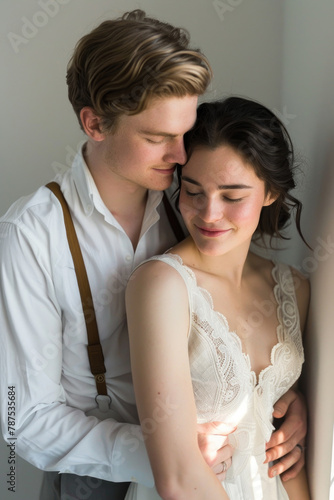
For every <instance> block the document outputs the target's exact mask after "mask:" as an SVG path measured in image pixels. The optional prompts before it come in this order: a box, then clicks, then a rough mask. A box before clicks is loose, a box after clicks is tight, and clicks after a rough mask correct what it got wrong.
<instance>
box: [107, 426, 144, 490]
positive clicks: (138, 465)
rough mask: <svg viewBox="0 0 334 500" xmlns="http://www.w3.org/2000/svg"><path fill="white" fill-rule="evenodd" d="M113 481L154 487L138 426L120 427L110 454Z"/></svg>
mask: <svg viewBox="0 0 334 500" xmlns="http://www.w3.org/2000/svg"><path fill="white" fill-rule="evenodd" d="M112 469H113V474H112V475H113V477H114V478H115V479H114V481H117V482H128V481H131V482H134V483H140V484H143V485H145V486H147V487H148V488H152V487H153V486H154V478H153V474H152V469H151V465H150V461H149V458H148V455H147V451H146V447H145V443H144V437H143V434H142V431H141V428H140V426H139V425H122V426H121V427H120V429H119V431H118V433H117V437H116V440H115V444H114V447H113V452H112Z"/></svg>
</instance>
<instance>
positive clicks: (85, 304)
mask: <svg viewBox="0 0 334 500" xmlns="http://www.w3.org/2000/svg"><path fill="white" fill-rule="evenodd" d="M46 187H47V188H49V189H50V190H51V191H52V192H53V194H54V195H55V196H56V197H57V198H58V200H59V202H60V204H61V207H62V209H63V214H64V222H65V228H66V234H67V239H68V244H69V247H70V250H71V254H72V258H73V263H74V269H75V273H76V276H77V280H78V286H79V291H80V297H81V302H82V309H83V313H84V317H85V322H86V328H87V337H88V345H87V350H88V358H89V364H90V369H91V372H92V374H93V375H94V377H95V383H96V388H97V392H98V394H100V395H107V394H108V393H107V386H106V380H105V375H104V374H105V373H106V368H105V365H104V357H103V351H102V347H101V344H100V338H99V331H98V328H97V323H96V317H95V310H94V305H93V304H94V303H93V298H92V293H91V289H90V286H89V281H88V276H87V272H86V267H85V263H84V260H83V257H82V253H81V249H80V245H79V242H78V238H77V234H76V231H75V227H74V224H73V221H72V217H71V213H70V210H69V208H68V205H67V202H66V200H65V198H64V195H63V193H62V192H61V190H60V187H59V185H58V184H57V183H56V182H50V183H49V184H47V185H46Z"/></svg>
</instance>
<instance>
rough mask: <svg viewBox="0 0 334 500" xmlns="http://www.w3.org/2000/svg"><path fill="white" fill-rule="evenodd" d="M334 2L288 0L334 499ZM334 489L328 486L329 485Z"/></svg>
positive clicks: (318, 470) (307, 260) (313, 367)
mask: <svg viewBox="0 0 334 500" xmlns="http://www.w3.org/2000/svg"><path fill="white" fill-rule="evenodd" d="M333 19H334V2H333V1H332V0H320V1H319V0H318V1H317V2H314V1H312V0H294V1H293V2H292V1H286V2H285V9H284V30H283V43H284V45H283V61H284V62H283V80H282V105H283V106H285V107H286V109H287V110H288V112H289V114H290V115H291V118H290V123H289V130H290V132H291V133H292V136H293V139H294V142H295V144H296V145H298V149H299V150H300V152H301V153H302V155H303V157H304V160H305V163H304V171H305V176H304V177H303V182H302V185H301V188H300V189H299V190H298V192H299V196H300V197H301V199H302V201H303V202H304V204H305V210H304V216H303V226H304V227H305V234H306V236H307V238H308V239H309V241H310V243H311V245H312V246H313V252H308V251H307V249H306V247H305V246H304V245H302V244H301V243H300V241H299V240H298V239H297V238H294V245H293V246H291V248H290V250H289V252H290V260H291V259H293V260H295V262H298V264H299V267H300V268H301V269H302V270H303V271H304V272H308V273H309V275H310V279H311V284H312V301H311V312H310V321H309V326H308V331H307V341H306V347H307V363H306V369H305V372H306V387H307V393H308V400H309V405H310V439H309V443H308V444H309V448H308V459H309V466H310V481H311V486H312V494H313V496H312V498H314V499H316V500H328V498H329V495H330V498H331V500H333V499H334V464H333V456H334V455H333V422H334V398H333V387H332V385H333V379H334V363H333V353H334V335H333V324H334V309H333V297H334V245H333V243H334V203H333V202H334V197H333V193H334V175H333V174H334V58H333V48H334V29H333ZM329 492H330V493H329Z"/></svg>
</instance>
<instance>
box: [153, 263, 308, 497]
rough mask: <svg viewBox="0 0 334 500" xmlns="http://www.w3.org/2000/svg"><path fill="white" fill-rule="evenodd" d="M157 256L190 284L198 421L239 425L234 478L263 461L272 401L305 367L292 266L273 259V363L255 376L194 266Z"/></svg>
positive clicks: (234, 438) (191, 346)
mask: <svg viewBox="0 0 334 500" xmlns="http://www.w3.org/2000/svg"><path fill="white" fill-rule="evenodd" d="M153 259H154V260H161V261H163V262H165V263H166V264H168V265H170V266H172V267H173V268H174V269H176V270H177V271H178V272H179V274H180V275H181V276H182V278H183V280H184V282H185V284H186V286H187V291H188V296H189V307H190V316H191V321H190V323H191V327H190V332H189V343H188V345H189V360H190V367H191V377H192V383H193V389H194V395H195V400H196V407H197V414H198V421H199V422H200V423H202V422H209V421H222V422H226V423H228V422H230V423H232V424H235V425H237V426H238V427H237V430H236V431H235V432H234V433H233V435H232V437H231V439H230V441H231V443H232V445H233V446H234V447H235V448H236V451H235V453H234V455H233V465H232V467H231V468H230V469H229V471H228V475H227V481H229V480H231V481H233V479H234V478H236V477H237V476H238V475H239V474H240V473H241V472H242V471H243V470H244V469H245V468H246V466H249V462H250V457H251V456H252V457H254V458H255V461H256V463H257V464H263V461H264V459H265V443H266V442H267V441H268V440H269V438H270V436H271V433H272V431H273V425H272V412H273V405H274V404H275V402H276V401H277V400H278V399H279V398H280V397H281V396H282V395H283V394H284V393H285V392H286V391H287V390H288V389H289V388H290V387H291V386H292V385H293V384H294V382H295V381H296V380H297V379H298V377H299V376H300V373H301V367H302V364H303V361H304V354H303V347H302V339H301V331H300V324H299V314H298V308H297V302H296V296H295V290H294V285H293V277H292V274H291V271H290V268H289V266H287V265H286V264H283V263H278V262H274V264H273V270H272V276H273V279H274V282H275V286H274V289H273V293H274V297H275V300H276V303H277V317H278V322H279V325H278V327H277V344H276V345H275V346H274V347H273V349H272V352H271V364H270V365H269V366H267V367H266V368H265V369H264V370H262V371H261V373H260V374H259V377H258V379H257V377H256V374H255V373H254V372H253V371H252V369H251V365H250V359H249V357H248V355H246V354H244V353H243V351H242V344H241V341H240V338H239V337H238V335H237V334H236V333H235V332H233V331H231V330H230V328H229V325H228V322H227V320H226V318H225V316H224V315H223V314H221V313H219V312H217V311H215V309H214V304H213V301H212V298H211V296H210V294H209V292H208V291H207V290H205V289H203V288H201V287H199V286H198V285H197V282H196V277H195V274H194V273H193V271H192V270H191V269H190V268H189V267H187V266H185V265H184V264H183V263H182V259H181V258H180V257H179V256H177V255H175V254H164V255H162V256H157V257H153ZM247 464H248V465H247ZM266 467H267V465H266ZM240 498H241V497H240ZM249 498H252V497H249ZM268 498H269V497H268Z"/></svg>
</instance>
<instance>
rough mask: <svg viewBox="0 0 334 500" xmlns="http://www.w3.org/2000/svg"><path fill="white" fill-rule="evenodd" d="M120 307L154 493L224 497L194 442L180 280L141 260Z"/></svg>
mask: <svg viewBox="0 0 334 500" xmlns="http://www.w3.org/2000/svg"><path fill="white" fill-rule="evenodd" d="M126 306H127V318H128V327H129V338H130V351H131V366H132V373H133V381H134V388H135V394H136V401H137V406H138V412H139V417H140V421H141V425H142V429H143V433H144V436H145V444H146V447H147V451H148V455H149V458H150V462H151V466H152V470H153V474H154V478H155V483H156V488H157V491H158V493H159V495H160V496H161V497H162V498H164V499H170V500H174V499H178V500H179V499H183V498H185V499H189V498H191V499H192V500H196V499H201V500H202V499H203V498H210V500H216V499H217V500H218V499H219V500H227V499H228V496H227V494H226V493H225V491H224V489H223V487H222V486H221V483H220V482H219V480H218V479H217V477H216V475H215V474H214V473H213V471H212V470H211V469H210V467H209V466H208V465H207V463H206V462H205V460H204V458H203V457H202V454H201V452H200V450H199V446H198V440H197V421H196V419H197V418H196V406H195V401H194V395H193V388H192V382H191V375H190V368H189V358H188V338H187V334H188V330H189V307H188V294H187V289H186V286H185V283H184V282H183V279H182V278H181V276H180V275H179V274H178V273H177V272H176V271H175V270H174V269H172V268H170V267H169V266H167V265H166V264H164V263H162V262H158V261H156V262H149V263H147V264H144V265H143V266H141V267H140V268H139V269H137V271H136V272H135V274H134V275H133V276H132V278H131V280H130V282H129V284H128V288H127V292H126Z"/></svg>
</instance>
